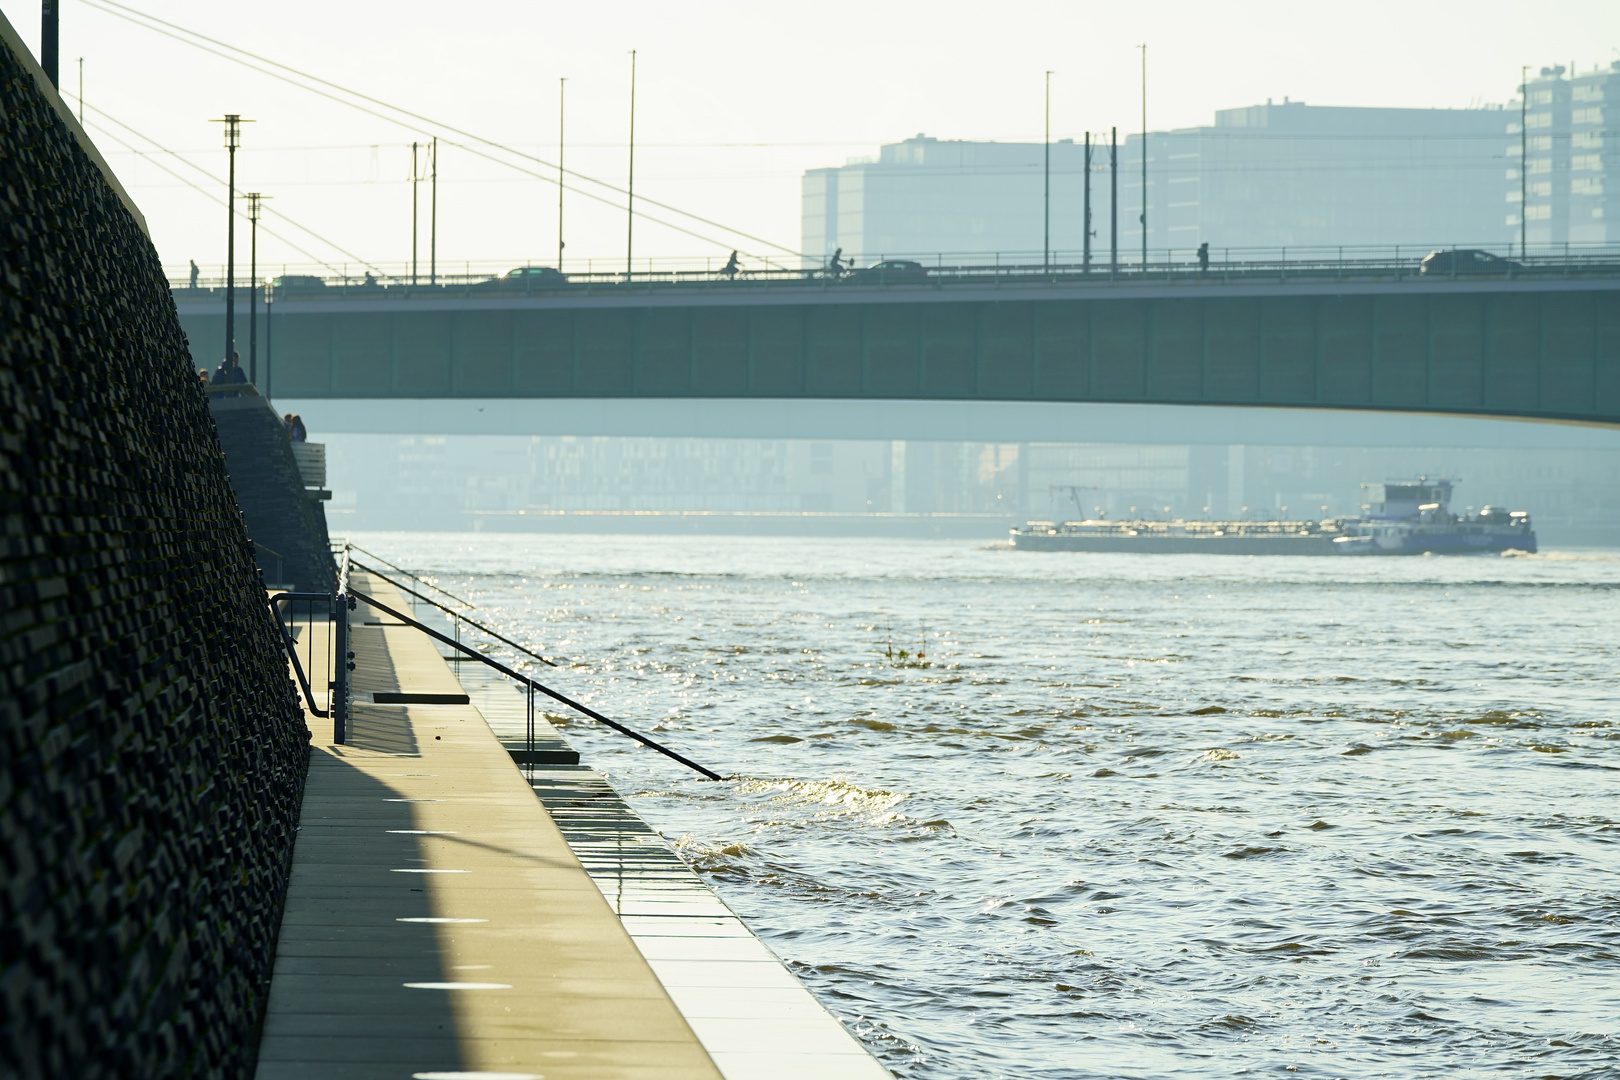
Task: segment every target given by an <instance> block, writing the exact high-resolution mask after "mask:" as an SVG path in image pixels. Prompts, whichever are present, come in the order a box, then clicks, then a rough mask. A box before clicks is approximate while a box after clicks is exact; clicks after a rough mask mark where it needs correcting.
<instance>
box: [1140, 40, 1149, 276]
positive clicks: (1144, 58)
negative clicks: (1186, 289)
mask: <svg viewBox="0 0 1620 1080" xmlns="http://www.w3.org/2000/svg"><path fill="white" fill-rule="evenodd" d="M1141 49H1142V270H1143V272H1144V273H1145V272H1146V271H1147V264H1148V263H1147V208H1148V190H1147V154H1148V134H1147V44H1146V43H1145V42H1144V43H1143V44H1142V45H1141Z"/></svg>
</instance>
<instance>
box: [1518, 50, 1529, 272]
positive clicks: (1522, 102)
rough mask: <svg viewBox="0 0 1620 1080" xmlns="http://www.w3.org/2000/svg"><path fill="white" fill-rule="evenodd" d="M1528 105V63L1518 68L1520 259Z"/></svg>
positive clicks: (1526, 215)
mask: <svg viewBox="0 0 1620 1080" xmlns="http://www.w3.org/2000/svg"><path fill="white" fill-rule="evenodd" d="M1529 107H1530V65H1529V64H1526V65H1524V66H1523V67H1521V68H1520V69H1519V258H1521V259H1522V258H1525V257H1526V256H1527V255H1528V254H1529V251H1528V250H1527V249H1526V248H1525V246H1524V241H1525V236H1526V235H1527V230H1526V226H1525V221H1526V220H1527V219H1528V218H1529V216H1530V215H1529V210H1530V184H1529V181H1528V180H1527V179H1526V177H1527V176H1528V175H1529V173H1530V136H1529V134H1528V132H1527V131H1526V130H1525V121H1527V120H1528V119H1529V118H1530V117H1529Z"/></svg>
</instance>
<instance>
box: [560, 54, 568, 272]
mask: <svg viewBox="0 0 1620 1080" xmlns="http://www.w3.org/2000/svg"><path fill="white" fill-rule="evenodd" d="M567 91H568V79H567V77H566V76H565V77H563V78H561V79H558V80H557V273H559V274H560V273H562V268H563V248H564V247H566V246H567V245H566V244H564V243H563V120H564V118H565V116H566V113H565V111H564V103H565V95H566V94H567Z"/></svg>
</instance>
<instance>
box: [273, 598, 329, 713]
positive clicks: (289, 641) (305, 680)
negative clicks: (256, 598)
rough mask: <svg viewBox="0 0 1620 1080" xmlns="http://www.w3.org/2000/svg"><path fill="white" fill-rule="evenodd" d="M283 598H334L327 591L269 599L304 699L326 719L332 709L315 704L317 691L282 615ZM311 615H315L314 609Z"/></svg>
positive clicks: (312, 660) (314, 711)
mask: <svg viewBox="0 0 1620 1080" xmlns="http://www.w3.org/2000/svg"><path fill="white" fill-rule="evenodd" d="M283 600H324V601H326V602H327V603H331V602H332V598H331V597H330V596H328V595H326V594H325V593H298V592H279V593H272V594H271V595H270V597H269V599H268V603H269V605H270V613H271V614H272V615H274V616H275V617H276V627H277V629H279V630H280V631H281V641H282V645H283V646H284V647H285V648H286V650H287V657H288V658H289V659H290V660H292V666H293V671H294V672H296V673H297V675H298V683H299V685H300V686H301V687H303V690H304V700H305V701H307V702H308V703H309V711H310V712H312V713H314V714H315V715H316V716H319V717H321V718H322V719H325V718H326V717H328V716H330V715H332V714H331V712H330V711H327V712H322V711H321V710H320V707H319V706H318V705H316V704H315V692H314V690H313V689H312V688H311V685H310V681H309V676H308V675H306V674H304V666H303V665H302V664H300V663H299V662H298V643H297V642H296V641H294V640H293V636H292V632H291V631H289V630H288V629H287V622H286V620H285V619H283V618H282V617H281V608H280V607H279V606H278V605H279V604H280V602H281V601H283ZM311 615H313V611H312V612H311ZM310 662H311V665H313V663H314V657H313V656H311V658H310Z"/></svg>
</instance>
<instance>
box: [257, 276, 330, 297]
mask: <svg viewBox="0 0 1620 1080" xmlns="http://www.w3.org/2000/svg"><path fill="white" fill-rule="evenodd" d="M270 287H271V288H272V289H274V290H275V291H276V292H278V293H281V294H282V295H283V296H285V295H286V294H288V293H301V292H318V291H320V290H321V289H324V288H326V282H325V281H324V280H322V279H321V278H318V277H316V276H314V275H313V274H283V275H282V276H281V277H278V278H273V279H272V280H271V282H270Z"/></svg>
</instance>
